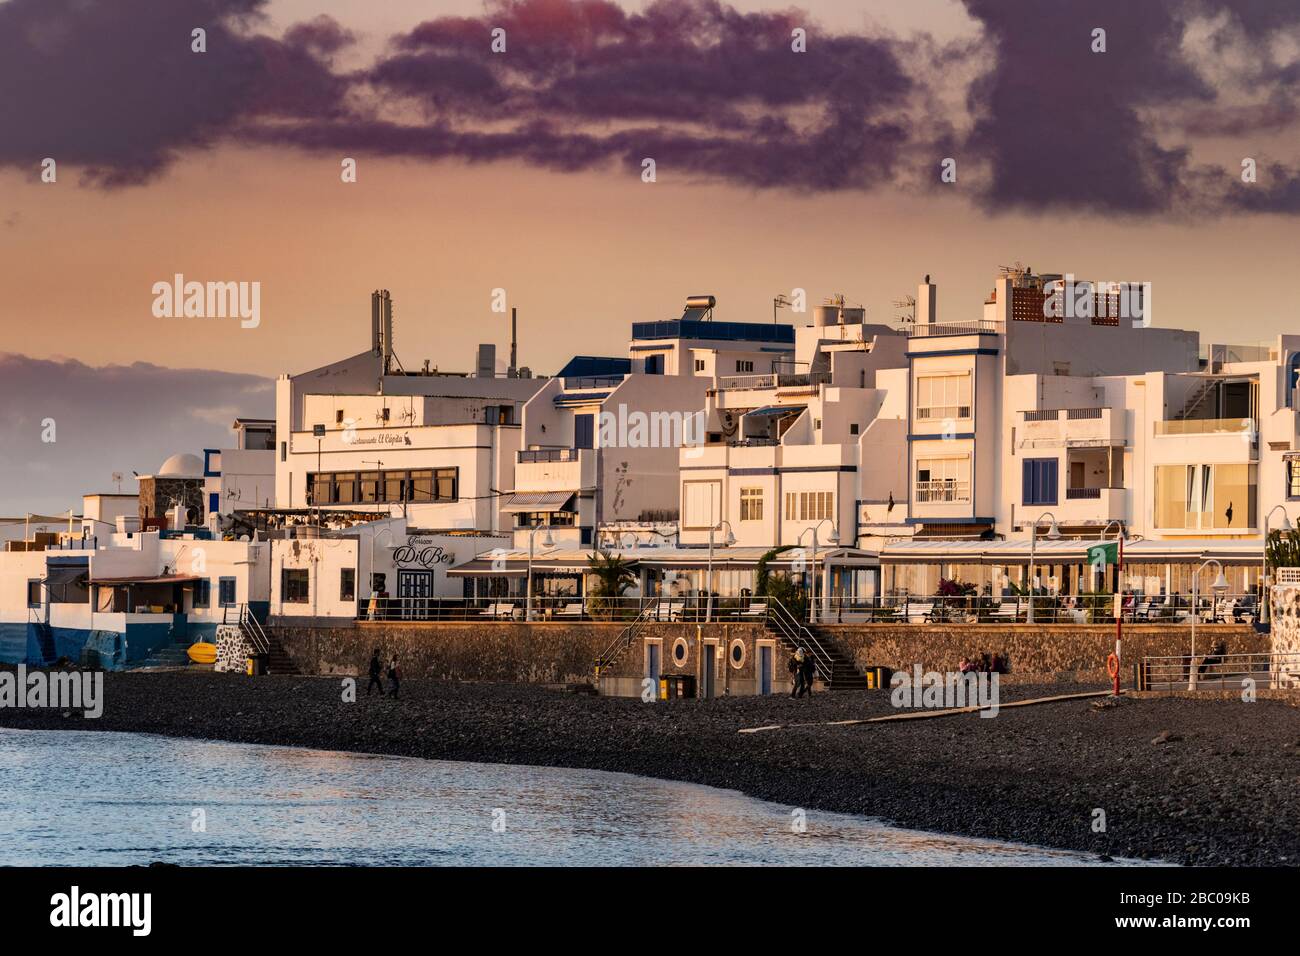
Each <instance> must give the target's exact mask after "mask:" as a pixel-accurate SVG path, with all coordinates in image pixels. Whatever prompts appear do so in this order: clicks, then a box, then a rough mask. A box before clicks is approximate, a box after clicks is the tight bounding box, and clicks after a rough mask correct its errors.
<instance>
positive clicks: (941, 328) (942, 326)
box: [903, 319, 1006, 339]
mask: <svg viewBox="0 0 1300 956" xmlns="http://www.w3.org/2000/svg"><path fill="white" fill-rule="evenodd" d="M1004 331H1006V328H1005V326H1004V325H1003V323H1001V322H987V321H985V320H983V319H975V320H972V321H970V322H942V323H940V322H935V323H928V324H927V323H918V324H913V325H910V326H908V327H907V328H906V329H904V330H903V333H904V334H905V335H906V336H907V337H908V338H914V339H915V338H932V337H935V336H940V335H1001V334H1002V333H1003V332H1004Z"/></svg>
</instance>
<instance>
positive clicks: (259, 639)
mask: <svg viewBox="0 0 1300 956" xmlns="http://www.w3.org/2000/svg"><path fill="white" fill-rule="evenodd" d="M232 617H233V618H234V620H233V621H232V620H231V618H232ZM221 623H222V624H237V625H239V629H240V631H242V632H243V635H244V638H245V639H246V640H247V641H248V643H249V644H251V645H252V647H253V650H255V651H256V652H257V653H259V654H269V653H271V639H270V638H268V637H267V636H266V631H265V630H263V628H262V623H261V622H260V621H259V620H258V619H257V618H256V617H255V616H254V615H253V612H252V611H250V610H249V609H248V605H247V604H238V605H235V604H223V605H222V606H221Z"/></svg>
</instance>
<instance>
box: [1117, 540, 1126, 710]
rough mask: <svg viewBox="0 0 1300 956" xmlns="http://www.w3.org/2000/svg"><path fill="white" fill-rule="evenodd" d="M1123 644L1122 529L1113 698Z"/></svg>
mask: <svg viewBox="0 0 1300 956" xmlns="http://www.w3.org/2000/svg"><path fill="white" fill-rule="evenodd" d="M1123 643H1124V529H1123V528H1120V531H1119V613H1118V614H1116V615H1115V696H1116V697H1118V696H1119V672H1120V667H1121V666H1122V663H1121V662H1122V661H1123V660H1124V657H1123V655H1122V654H1121V653H1120V647H1121V646H1122V645H1123Z"/></svg>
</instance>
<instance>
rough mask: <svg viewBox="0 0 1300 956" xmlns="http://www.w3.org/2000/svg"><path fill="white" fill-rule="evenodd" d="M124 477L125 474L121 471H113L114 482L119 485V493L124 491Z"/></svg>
mask: <svg viewBox="0 0 1300 956" xmlns="http://www.w3.org/2000/svg"><path fill="white" fill-rule="evenodd" d="M122 479H123V476H122V473H121V472H120V471H115V472H113V484H115V485H117V491H118V494H121V493H122Z"/></svg>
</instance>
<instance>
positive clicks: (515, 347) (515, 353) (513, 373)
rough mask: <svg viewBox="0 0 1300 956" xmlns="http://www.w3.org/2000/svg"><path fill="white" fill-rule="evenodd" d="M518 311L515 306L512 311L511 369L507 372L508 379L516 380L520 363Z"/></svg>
mask: <svg viewBox="0 0 1300 956" xmlns="http://www.w3.org/2000/svg"><path fill="white" fill-rule="evenodd" d="M517 311H518V310H517V309H515V308H514V307H513V306H512V307H511V309H510V369H509V370H508V371H507V372H506V377H507V378H516V377H517V376H518V374H519V372H518V368H519V366H518V365H517V364H515V363H517V362H518V361H519V339H518V331H519V327H518V325H516V322H515V319H516V312H517Z"/></svg>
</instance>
